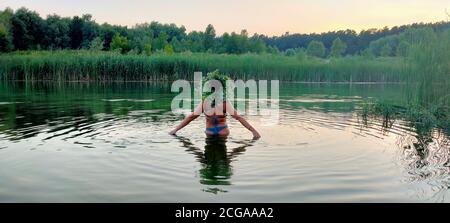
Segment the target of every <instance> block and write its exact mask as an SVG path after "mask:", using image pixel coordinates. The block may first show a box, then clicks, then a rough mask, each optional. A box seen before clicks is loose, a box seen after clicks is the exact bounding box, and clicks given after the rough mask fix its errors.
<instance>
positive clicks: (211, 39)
mask: <svg viewBox="0 0 450 223" xmlns="http://www.w3.org/2000/svg"><path fill="white" fill-rule="evenodd" d="M215 38H216V30H215V29H214V27H213V26H212V25H211V24H209V25H208V26H207V27H206V30H205V34H204V40H203V45H204V49H205V50H206V51H207V50H209V49H213V48H214V45H215Z"/></svg>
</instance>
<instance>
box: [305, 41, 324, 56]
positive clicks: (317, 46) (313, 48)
mask: <svg viewBox="0 0 450 223" xmlns="http://www.w3.org/2000/svg"><path fill="white" fill-rule="evenodd" d="M307 54H308V55H309V56H314V57H320V58H323V57H324V56H325V46H324V45H323V43H322V42H320V41H315V40H313V41H311V42H310V43H309V44H308V49H307Z"/></svg>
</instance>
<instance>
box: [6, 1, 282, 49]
mask: <svg viewBox="0 0 450 223" xmlns="http://www.w3.org/2000/svg"><path fill="white" fill-rule="evenodd" d="M56 49H74V50H75V49H90V50H105V51H107V50H114V51H120V52H122V53H129V54H133V53H135V54H141V53H142V54H151V53H154V52H159V51H163V52H165V53H169V54H170V53H174V52H186V51H190V52H214V53H229V54H241V53H247V52H253V53H262V52H272V51H276V49H274V48H272V47H267V46H266V45H265V43H264V42H263V40H262V39H261V38H260V37H259V36H257V35H254V36H252V37H249V34H248V33H247V31H245V30H242V31H241V32H240V33H234V32H232V33H225V34H223V35H222V36H221V37H218V36H217V35H216V32H215V29H214V27H213V26H212V25H208V26H207V27H206V29H205V31H203V32H198V31H193V32H189V33H187V32H186V28H185V27H184V26H180V27H178V26H176V25H175V24H161V23H158V22H151V23H150V24H147V23H144V24H137V25H135V26H134V27H133V28H127V27H125V26H117V25H110V24H107V23H105V24H101V25H100V24H97V23H96V22H95V21H94V20H92V16H91V15H83V16H81V17H79V16H75V17H73V18H68V17H60V16H58V15H49V16H47V18H45V19H43V18H41V17H40V16H39V14H38V13H36V12H34V11H30V10H28V9H26V8H20V9H18V10H16V11H13V10H12V9H9V8H7V9H5V10H3V11H0V51H1V52H9V51H16V50H56Z"/></svg>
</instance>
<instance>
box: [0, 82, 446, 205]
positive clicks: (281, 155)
mask: <svg viewBox="0 0 450 223" xmlns="http://www.w3.org/2000/svg"><path fill="white" fill-rule="evenodd" d="M401 88H402V85H395V84H393V85H380V84H367V85H363V84H353V85H350V84H300V83H299V84H293V83H290V84H287V83H281V84H280V122H279V124H276V125H266V123H264V122H263V121H262V120H261V117H258V116H247V117H246V118H247V119H248V120H249V121H250V123H251V124H253V125H254V126H255V128H257V129H258V130H259V132H260V133H261V135H262V138H261V139H260V140H258V141H252V140H251V134H250V132H248V131H247V130H246V129H245V128H244V127H242V126H241V125H240V124H239V123H238V122H237V121H235V120H229V122H230V123H229V125H230V128H231V135H230V137H229V138H228V139H227V142H225V143H220V142H209V141H207V140H206V139H205V135H204V125H205V124H204V122H205V118H204V116H201V117H200V118H199V119H197V120H195V121H194V122H192V123H191V125H189V126H188V127H186V128H185V129H183V130H181V131H180V132H179V134H178V136H176V137H175V136H170V135H168V134H167V133H168V132H169V131H170V130H171V129H172V128H173V127H174V126H175V125H176V124H178V123H179V121H180V120H181V119H182V118H183V116H181V115H175V114H173V113H172V112H171V111H170V103H171V101H172V99H173V97H174V96H175V95H177V94H176V93H171V92H170V84H142V83H126V84H118V83H117V84H92V83H90V84H88V83H63V84H55V83H42V82H41V83H33V84H31V83H27V84H26V83H23V82H12V83H0V202H411V201H414V202H449V201H450V196H449V195H450V192H449V191H450V190H449V187H450V175H449V173H450V168H449V157H450V151H449V150H450V148H449V136H448V134H445V133H442V132H441V131H438V130H436V131H435V132H434V133H432V137H428V138H424V137H423V136H421V135H420V134H418V133H417V131H416V130H415V129H414V128H413V127H410V126H411V125H409V124H408V123H407V122H405V121H402V120H393V121H392V122H389V123H388V124H386V122H384V121H383V119H382V118H372V119H369V120H365V121H364V120H362V118H361V116H360V115H359V112H360V109H361V104H362V102H363V101H364V100H366V99H370V98H372V99H383V100H388V101H393V102H395V103H397V102H398V103H399V104H400V103H402V102H404V100H405V99H404V98H403V97H402V93H401V92H402V90H401Z"/></svg>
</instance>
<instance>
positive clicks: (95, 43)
mask: <svg viewBox="0 0 450 223" xmlns="http://www.w3.org/2000/svg"><path fill="white" fill-rule="evenodd" d="M104 44H105V42H104V41H103V39H102V38H101V37H97V38H95V39H93V40H92V41H91V43H90V44H89V50H92V51H101V50H103V45H104Z"/></svg>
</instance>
